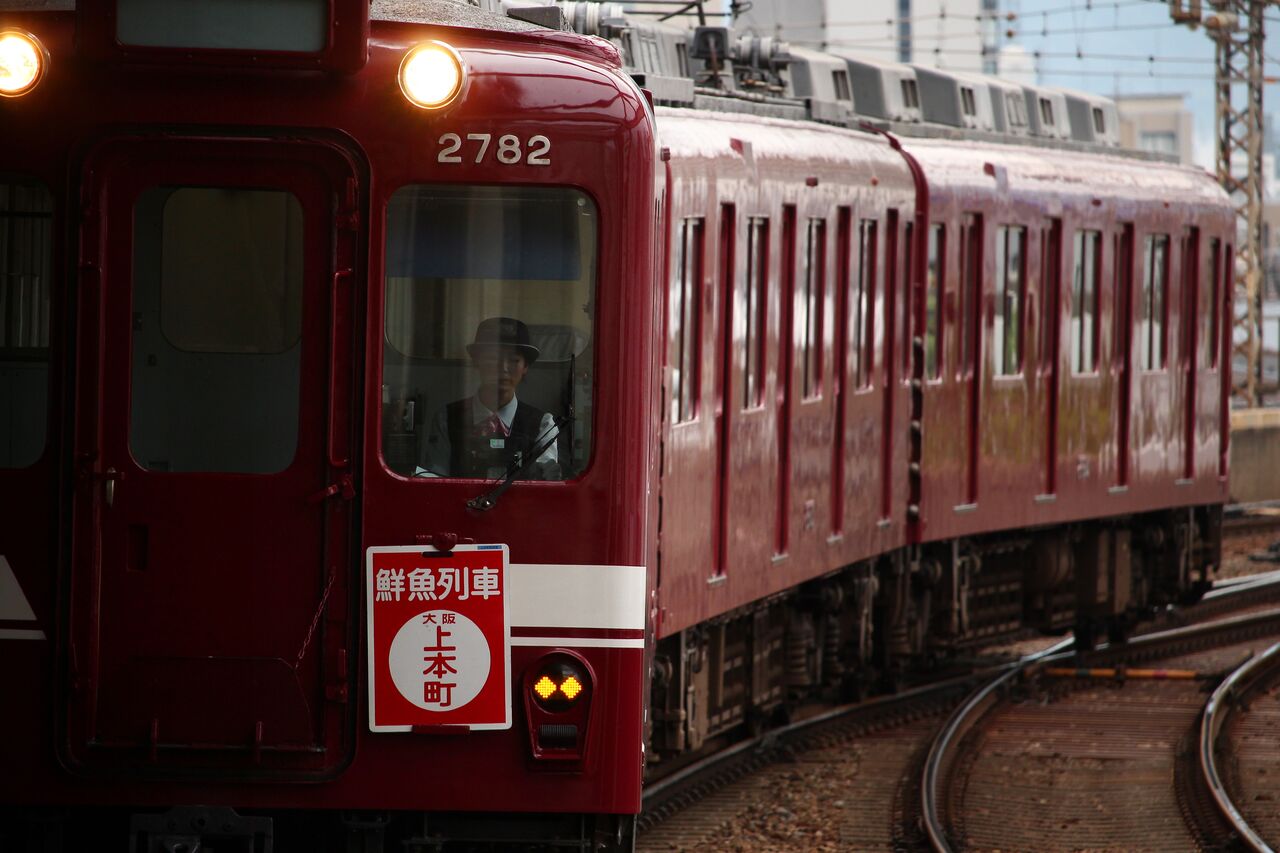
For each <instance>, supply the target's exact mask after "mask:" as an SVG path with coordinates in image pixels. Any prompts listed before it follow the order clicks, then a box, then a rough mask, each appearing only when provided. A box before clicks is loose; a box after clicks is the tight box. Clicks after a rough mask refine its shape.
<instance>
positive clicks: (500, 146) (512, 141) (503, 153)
mask: <svg viewBox="0 0 1280 853" xmlns="http://www.w3.org/2000/svg"><path fill="white" fill-rule="evenodd" d="M463 144H464V142H463V137H461V136H459V135H458V134H456V133H446V134H445V135H444V136H441V137H440V145H441V148H440V151H439V152H438V153H437V154H436V162H437V163H461V162H462V146H463ZM465 144H466V145H467V149H468V151H467V153H468V154H470V152H471V151H472V150H474V152H475V155H474V156H475V160H474V162H476V163H483V162H484V160H485V157H487V156H488V155H489V151H490V149H492V150H493V157H494V159H495V160H497V161H498V162H499V163H501V164H502V165H504V166H514V165H516V164H518V163H524V164H525V165H526V166H550V165H551V157H550V154H551V140H550V139H547V138H546V137H545V136H543V135H541V134H539V135H537V136H530V137H529V139H528V141H524V142H522V141H521V139H520V137H518V136H516V135H515V134H514V133H506V134H503V135H502V136H499V137H498V141H497V143H496V144H494V140H493V134H492V133H468V134H467V136H466V143H465Z"/></svg>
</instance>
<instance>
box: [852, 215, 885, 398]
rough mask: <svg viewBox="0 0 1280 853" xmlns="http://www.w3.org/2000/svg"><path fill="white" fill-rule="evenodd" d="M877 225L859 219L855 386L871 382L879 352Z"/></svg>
mask: <svg viewBox="0 0 1280 853" xmlns="http://www.w3.org/2000/svg"><path fill="white" fill-rule="evenodd" d="M877 227H878V223H877V222H876V220H874V219H864V220H862V221H861V222H860V223H858V274H857V276H855V277H852V278H851V283H852V284H853V288H854V290H853V298H852V299H850V300H849V304H850V306H852V308H853V341H852V345H853V346H852V349H853V387H854V388H866V387H868V386H870V385H871V374H872V370H873V369H874V366H875V352H876V344H875V340H876V324H875V305H876V292H875V290H876V250H877V246H876V243H877Z"/></svg>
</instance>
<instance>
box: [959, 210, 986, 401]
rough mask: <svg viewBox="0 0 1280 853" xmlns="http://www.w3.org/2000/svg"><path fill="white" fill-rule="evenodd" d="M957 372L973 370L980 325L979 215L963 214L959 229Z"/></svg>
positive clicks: (980, 228)
mask: <svg viewBox="0 0 1280 853" xmlns="http://www.w3.org/2000/svg"><path fill="white" fill-rule="evenodd" d="M960 299H961V308H960V369H959V371H958V372H959V375H961V376H971V375H973V373H974V371H975V370H976V369H977V364H976V362H977V357H978V355H979V353H978V351H977V349H978V328H979V325H980V324H981V322H982V311H981V310H980V309H981V306H982V214H980V213H966V214H965V215H964V220H963V224H962V225H961V227H960Z"/></svg>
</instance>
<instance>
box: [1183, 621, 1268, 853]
mask: <svg viewBox="0 0 1280 853" xmlns="http://www.w3.org/2000/svg"><path fill="white" fill-rule="evenodd" d="M1277 661H1280V643H1276V644H1275V645H1273V646H1272V647H1271V648H1269V649H1267V650H1266V651H1265V652H1263V653H1262V654H1260V655H1258V656H1257V657H1255V658H1252V659H1250V660H1248V661H1246V662H1245V663H1244V664H1242V665H1241V666H1240V667H1239V668H1238V669H1236V670H1235V671H1234V672H1232V673H1231V674H1230V675H1229V676H1227V677H1226V678H1225V679H1224V680H1223V682H1222V683H1221V684H1220V685H1218V689H1217V690H1215V691H1213V695H1212V696H1210V697H1209V701H1208V702H1206V703H1205V706H1204V716H1203V717H1201V719H1200V773H1201V775H1202V776H1203V777H1204V782H1205V785H1207V786H1208V788H1209V794H1210V796H1212V797H1213V802H1214V804H1215V805H1216V806H1217V807H1218V812H1219V813H1220V814H1221V815H1222V816H1223V818H1225V819H1226V821H1227V822H1228V823H1229V824H1230V825H1231V829H1232V830H1233V831H1234V832H1235V833H1236V835H1237V836H1238V837H1239V838H1240V840H1241V841H1242V842H1243V843H1244V844H1246V845H1247V846H1248V848H1249V849H1250V850H1252V851H1255V853H1275V851H1274V850H1273V848H1272V847H1270V846H1269V845H1268V844H1267V842H1266V841H1264V840H1263V838H1262V836H1260V835H1258V833H1257V832H1256V831H1255V830H1254V829H1253V827H1251V826H1249V822H1248V821H1247V820H1245V818H1244V815H1242V814H1240V811H1239V810H1238V809H1237V808H1236V806H1235V803H1233V802H1232V800H1231V796H1230V794H1228V793H1227V789H1226V786H1225V785H1224V784H1223V782H1222V777H1221V775H1220V774H1219V773H1218V760H1217V750H1215V749H1214V744H1216V743H1217V741H1218V735H1219V734H1220V733H1221V731H1222V727H1223V725H1224V724H1225V723H1226V721H1227V716H1228V714H1230V713H1231V710H1232V708H1233V707H1234V706H1235V705H1236V704H1238V703H1239V701H1240V699H1241V698H1242V697H1243V696H1244V695H1245V694H1247V693H1248V692H1249V691H1250V690H1251V689H1252V688H1253V687H1254V686H1255V685H1256V684H1257V683H1258V681H1259V679H1262V678H1264V677H1266V676H1267V674H1268V673H1271V672H1274V669H1273V668H1274V667H1275V666H1276V665H1277Z"/></svg>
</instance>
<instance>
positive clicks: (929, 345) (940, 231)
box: [924, 223, 947, 379]
mask: <svg viewBox="0 0 1280 853" xmlns="http://www.w3.org/2000/svg"><path fill="white" fill-rule="evenodd" d="M946 247H947V232H946V226H945V225H942V224H939V223H934V224H933V225H930V226H929V270H928V276H927V279H926V281H925V317H924V323H925V326H924V374H925V377H926V378H928V379H937V378H939V377H940V376H942V337H943V335H942V331H943V330H942V302H943V293H944V292H945V286H946V282H945V281H944V276H943V259H944V258H945V257H946Z"/></svg>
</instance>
